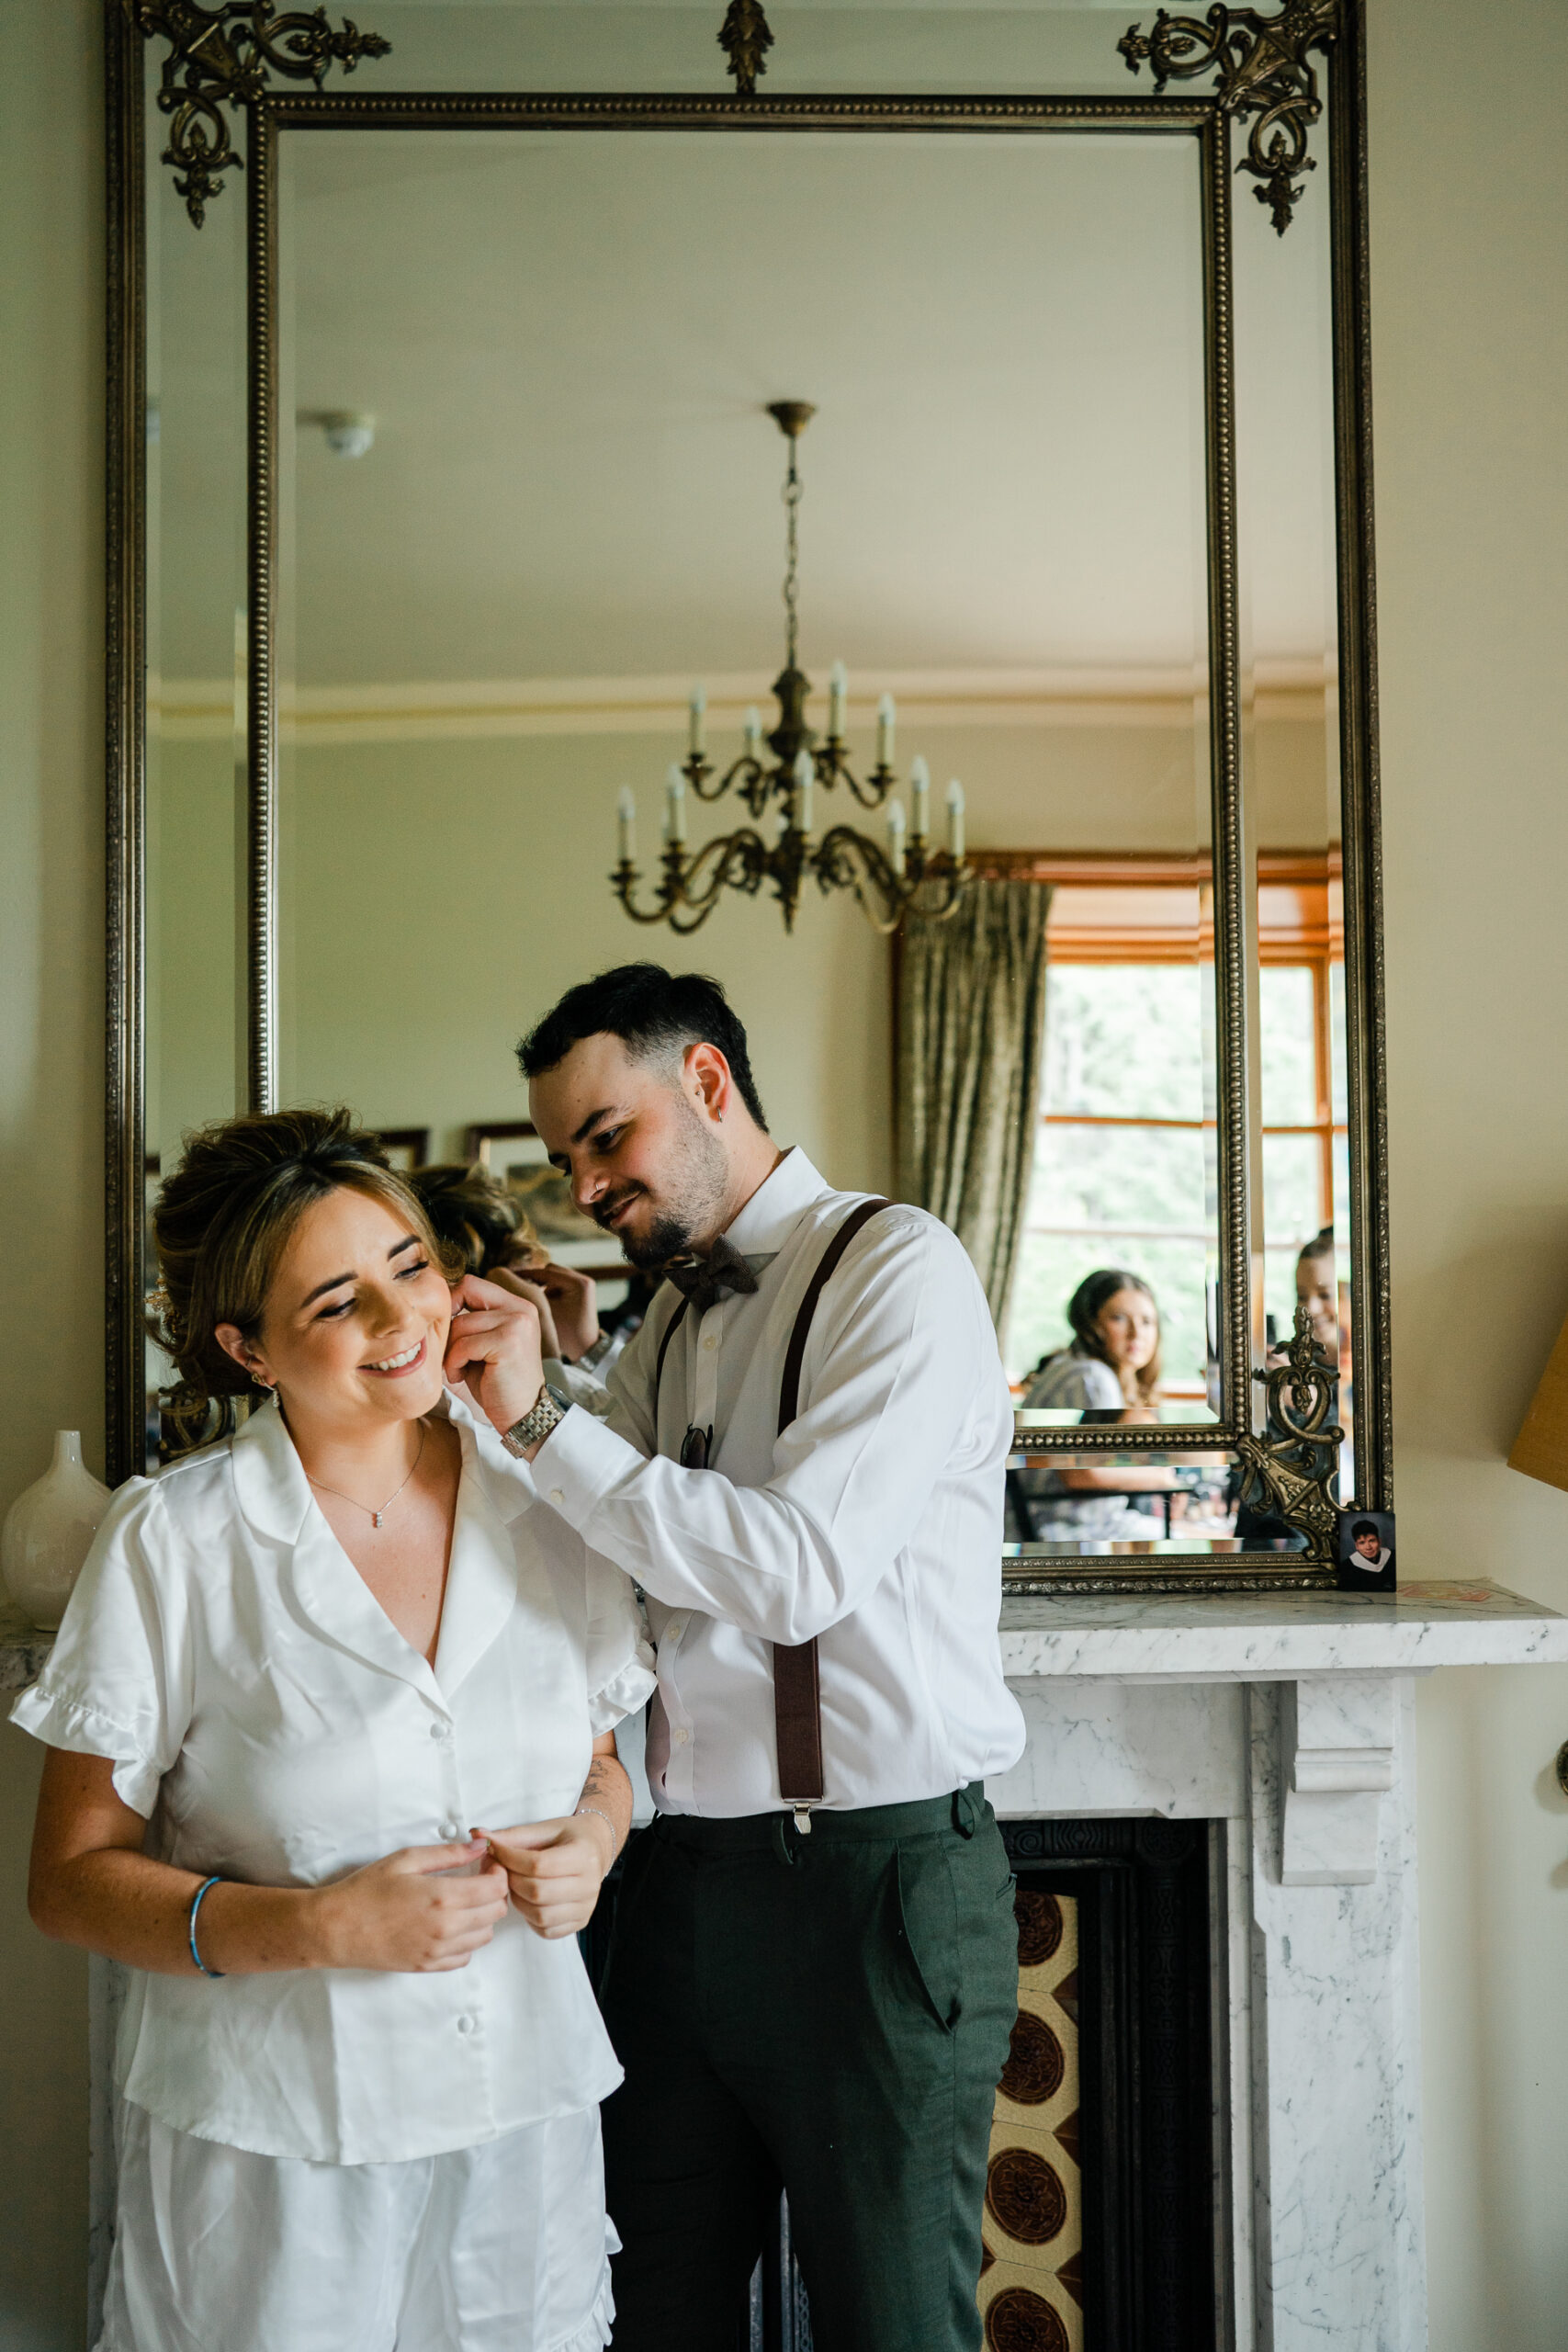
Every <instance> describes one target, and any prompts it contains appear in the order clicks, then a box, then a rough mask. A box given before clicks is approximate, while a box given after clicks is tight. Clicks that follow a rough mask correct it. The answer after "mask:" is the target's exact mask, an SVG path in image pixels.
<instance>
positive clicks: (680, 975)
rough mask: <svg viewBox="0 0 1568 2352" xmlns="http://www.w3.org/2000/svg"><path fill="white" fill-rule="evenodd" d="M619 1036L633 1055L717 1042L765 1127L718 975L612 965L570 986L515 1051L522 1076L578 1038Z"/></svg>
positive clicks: (551, 1065)
mask: <svg viewBox="0 0 1568 2352" xmlns="http://www.w3.org/2000/svg"><path fill="white" fill-rule="evenodd" d="M603 1036H610V1037H618V1038H619V1039H620V1041H621V1043H622V1045H623V1046H625V1047H626V1051H627V1053H628V1054H631V1055H632V1056H634V1057H636V1058H637V1059H638V1060H648V1059H650V1058H651V1057H653V1056H654V1055H656V1054H661V1053H671V1054H679V1053H682V1052H684V1050H685V1048H686V1047H687V1046H717V1047H718V1050H719V1052H720V1053H721V1054H722V1055H723V1056H724V1058H725V1060H726V1061H727V1062H728V1064H729V1071H730V1076H731V1077H732V1078H733V1079H734V1080H735V1083H736V1085H737V1086H738V1087H739V1090H740V1099H741V1101H742V1102H743V1103H745V1105H746V1108H747V1109H748V1111H750V1114H751V1116H752V1117H753V1118H754V1119H755V1120H756V1122H757V1125H759V1126H760V1127H761V1128H762V1129H763V1130H764V1131H765V1130H766V1128H767V1124H768V1122H767V1120H766V1119H765V1118H764V1116H763V1114H762V1098H761V1095H760V1094H759V1093H758V1091H757V1081H756V1080H755V1079H754V1078H753V1077H752V1075H751V1058H750V1054H749V1053H748V1052H747V1049H746V1032H745V1030H744V1029H743V1028H742V1027H741V1025H740V1022H739V1019H738V1017H737V1015H736V1013H735V1012H734V1010H733V1008H732V1007H731V1005H730V1002H729V1000H728V997H727V996H726V995H725V993H724V990H723V989H721V988H720V986H719V984H718V982H717V981H716V980H710V979H709V978H707V977H706V975H705V973H702V972H667V971H666V970H665V969H664V967H663V965H662V964H617V965H616V966H615V970H614V971H613V972H598V973H595V975H594V977H593V978H592V979H591V980H582V981H581V982H580V983H579V984H578V986H577V987H576V988H574V989H568V990H567V992H566V994H565V995H564V996H563V997H562V998H561V1000H560V1002H559V1003H558V1004H557V1005H555V1006H553V1007H552V1008H551V1010H550V1011H549V1012H547V1013H546V1015H545V1017H544V1019H543V1020H542V1021H540V1022H538V1023H536V1025H535V1026H534V1027H533V1028H532V1029H530V1030H529V1032H528V1035H526V1036H525V1038H524V1040H523V1042H522V1044H521V1045H520V1046H518V1048H517V1061H518V1066H519V1068H520V1069H521V1070H522V1072H523V1075H524V1077H525V1078H540V1077H542V1076H543V1075H544V1073H545V1071H546V1070H547V1069H558V1068H559V1066H560V1064H561V1063H562V1062H564V1061H565V1059H566V1057H567V1056H568V1054H570V1051H571V1049H572V1047H573V1046H577V1045H581V1042H582V1040H583V1038H584V1037H603Z"/></svg>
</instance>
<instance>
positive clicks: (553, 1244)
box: [463, 1119, 621, 1269]
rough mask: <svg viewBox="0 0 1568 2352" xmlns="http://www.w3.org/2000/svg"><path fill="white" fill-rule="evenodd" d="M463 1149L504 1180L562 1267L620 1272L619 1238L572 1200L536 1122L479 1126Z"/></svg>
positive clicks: (473, 1128)
mask: <svg viewBox="0 0 1568 2352" xmlns="http://www.w3.org/2000/svg"><path fill="white" fill-rule="evenodd" d="M463 1149H464V1153H465V1156H466V1157H467V1158H468V1159H469V1160H478V1161H479V1165H480V1167H481V1168H488V1169H489V1170H490V1171H491V1175H493V1176H499V1177H500V1178H501V1180H502V1183H503V1184H504V1185H505V1186H506V1188H507V1190H508V1192H511V1193H516V1195H517V1197H518V1199H519V1201H520V1202H521V1203H522V1205H523V1209H524V1212H525V1215H526V1216H527V1217H528V1218H529V1220H530V1222H531V1223H532V1225H533V1227H534V1230H535V1232H536V1234H537V1235H538V1237H539V1239H540V1240H541V1241H542V1242H543V1243H544V1245H545V1248H546V1249H547V1250H548V1251H549V1253H550V1256H551V1257H552V1258H554V1259H555V1260H556V1261H557V1263H558V1264H559V1265H563V1266H583V1267H587V1268H590V1269H592V1268H597V1267H601V1266H603V1267H611V1266H614V1267H616V1268H619V1266H620V1264H621V1246H620V1243H619V1242H618V1241H616V1240H615V1238H614V1236H613V1235H611V1234H608V1233H606V1232H605V1231H604V1228H603V1227H600V1226H597V1225H595V1224H594V1222H593V1219H592V1217H591V1216H584V1215H583V1213H582V1211H581V1209H580V1208H579V1207H578V1205H577V1203H576V1202H575V1201H574V1200H573V1199H572V1197H571V1188H570V1185H569V1184H568V1182H567V1180H566V1178H565V1177H564V1176H563V1175H562V1174H561V1172H560V1170H559V1169H558V1168H552V1167H551V1166H550V1163H549V1158H548V1155H547V1152H546V1149H545V1142H544V1137H543V1136H541V1135H540V1134H539V1132H538V1129H537V1128H536V1127H535V1126H534V1125H532V1124H531V1122H530V1121H528V1120H526V1119H513V1120H509V1121H502V1122H499V1123H497V1124H494V1125H488V1126H486V1125H474V1126H471V1127H469V1128H468V1130H467V1133H466V1135H465V1136H464V1142H463Z"/></svg>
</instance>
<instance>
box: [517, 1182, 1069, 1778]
mask: <svg viewBox="0 0 1568 2352" xmlns="http://www.w3.org/2000/svg"><path fill="white" fill-rule="evenodd" d="M863 1198H865V1195H864V1194H863V1193H835V1192H833V1191H832V1190H831V1189H830V1188H829V1185H827V1184H826V1183H825V1182H823V1180H822V1178H821V1177H820V1176H819V1175H818V1172H817V1170H816V1169H815V1168H813V1167H812V1165H811V1163H810V1161H809V1160H808V1159H807V1157H806V1155H805V1153H804V1152H802V1151H799V1150H795V1151H791V1152H789V1153H788V1154H787V1155H786V1157H785V1158H784V1159H783V1160H781V1161H780V1163H779V1165H778V1166H777V1168H775V1169H774V1170H773V1173H772V1175H771V1176H769V1177H768V1179H767V1180H766V1182H764V1183H763V1184H761V1186H760V1187H759V1189H758V1191H757V1192H756V1193H753V1195H752V1197H751V1199H750V1201H749V1202H748V1203H747V1204H746V1206H745V1207H744V1208H743V1209H742V1210H741V1212H740V1214H739V1216H738V1217H737V1218H736V1219H735V1220H734V1222H733V1224H732V1225H730V1227H728V1233H727V1237H726V1238H728V1240H729V1241H730V1242H731V1243H732V1244H733V1245H734V1247H735V1248H736V1249H737V1250H739V1251H740V1252H741V1254H742V1255H743V1256H745V1257H747V1258H750V1259H752V1260H754V1261H755V1260H759V1259H767V1260H770V1261H771V1262H770V1263H768V1264H766V1265H764V1266H762V1267H761V1271H760V1272H759V1276H758V1289H757V1291H756V1294H755V1295H731V1296H729V1297H728V1298H725V1299H722V1300H720V1301H719V1303H718V1304H717V1305H716V1306H712V1307H710V1308H709V1309H708V1310H707V1312H706V1313H705V1315H702V1316H698V1315H697V1314H696V1313H695V1312H694V1310H692V1309H690V1308H688V1310H687V1312H686V1314H685V1316H684V1317H683V1318H682V1324H681V1328H680V1329H679V1330H678V1331H677V1332H676V1333H675V1335H674V1338H673V1339H672V1340H671V1344H670V1348H669V1351H668V1354H667V1355H666V1358H665V1363H664V1373H663V1378H662V1381H661V1382H660V1390H659V1398H658V1419H657V1427H656V1426H655V1408H654V1394H653V1390H654V1370H655V1365H656V1363H657V1359H658V1353H659V1346H660V1340H661V1339H662V1338H663V1336H664V1333H665V1331H666V1330H667V1329H668V1328H669V1325H670V1323H671V1318H672V1317H673V1315H674V1313H675V1310H676V1308H677V1306H679V1304H680V1301H679V1297H678V1295H677V1294H676V1292H675V1291H673V1290H672V1289H671V1288H670V1287H669V1286H666V1287H665V1288H664V1289H663V1290H661V1291H660V1293H659V1295H658V1296H657V1297H656V1299H655V1301H654V1304H653V1306H652V1309H651V1311H650V1312H649V1317H648V1319H647V1320H646V1322H645V1323H644V1324H643V1327H642V1329H641V1330H640V1331H639V1332H638V1334H637V1338H636V1339H635V1340H633V1342H632V1344H631V1345H630V1347H629V1348H628V1349H627V1350H626V1354H625V1355H624V1356H623V1357H622V1359H621V1361H620V1363H618V1364H617V1365H616V1366H615V1370H614V1372H613V1373H612V1374H611V1377H610V1382H609V1386H610V1391H611V1395H612V1397H613V1399H614V1403H613V1406H612V1410H611V1414H610V1418H609V1420H608V1421H607V1422H605V1421H600V1420H596V1419H592V1417H591V1416H590V1415H589V1414H587V1413H585V1412H581V1411H576V1412H571V1413H569V1414H568V1415H567V1417H566V1419H564V1420H563V1421H562V1422H560V1423H559V1425H558V1427H557V1428H556V1429H555V1430H552V1431H551V1433H550V1435H549V1437H548V1438H547V1440H546V1442H545V1443H544V1445H543V1446H542V1447H541V1448H540V1450H539V1453H538V1454H537V1455H536V1459H535V1461H534V1464H533V1479H534V1482H535V1484H536V1487H537V1489H538V1491H539V1492H540V1493H541V1494H542V1495H543V1496H544V1498H545V1499H546V1501H547V1502H548V1503H549V1504H550V1506H551V1507H552V1509H553V1510H555V1511H556V1512H557V1513H558V1515H559V1517H560V1518H561V1519H562V1520H564V1521H566V1522H567V1523H568V1524H569V1525H570V1526H571V1527H572V1528H574V1529H575V1530H576V1531H577V1532H578V1533H579V1534H581V1537H582V1538H583V1540H584V1541H585V1542H586V1543H587V1544H590V1545H591V1546H592V1548H593V1549H594V1550H595V1551H596V1552H602V1553H604V1555H606V1556H607V1557H608V1558H610V1559H613V1560H614V1561H615V1563H616V1565H617V1566H620V1567H623V1568H625V1569H626V1571H627V1573H628V1574H629V1575H631V1576H633V1577H636V1578H637V1582H638V1583H639V1584H640V1585H641V1586H642V1587H643V1588H644V1589H645V1591H646V1593H647V1594H648V1596H649V1623H650V1624H651V1626H652V1629H653V1633H654V1636H655V1639H656V1641H657V1644H658V1648H659V1692H658V1697H657V1698H656V1700H655V1701H654V1703H653V1706H652V1708H651V1709H650V1711H649V1736H648V1777H649V1784H650V1786H651V1788H652V1791H653V1795H654V1801H655V1803H656V1804H658V1805H659V1806H660V1810H662V1811H665V1812H670V1813H687V1814H707V1815H739V1814H750V1813H761V1812H765V1811H767V1810H768V1809H770V1808H772V1807H778V1806H782V1805H783V1804H784V1797H783V1795H782V1794H781V1792H780V1789H779V1779H778V1761H777V1756H776V1751H775V1745H774V1734H773V1653H772V1645H773V1643H774V1642H784V1643H798V1642H805V1641H807V1640H809V1639H810V1638H811V1637H812V1636H813V1635H815V1636H816V1637H817V1638H818V1654H819V1660H820V1675H821V1691H822V1752H823V1764H824V1776H825V1781H826V1794H825V1797H824V1799H823V1802H824V1804H827V1805H829V1806H831V1807H858V1806H863V1805H878V1804H903V1803H908V1802H909V1801H910V1800H913V1799H916V1798H920V1797H932V1796H942V1795H945V1794H947V1793H948V1792H950V1791H952V1790H953V1789H957V1788H961V1787H963V1786H964V1784H965V1783H967V1782H968V1781H976V1780H980V1779H983V1778H984V1777H985V1776H986V1775H987V1774H989V1773H996V1772H1002V1771H1006V1770H1008V1768H1009V1767H1010V1765H1012V1764H1014V1763H1016V1762H1017V1760H1018V1758H1019V1757H1020V1756H1021V1754H1022V1752H1023V1745H1024V1733H1023V1719H1022V1716H1021V1713H1020V1711H1019V1706H1018V1702H1017V1701H1016V1700H1015V1699H1014V1698H1013V1696H1012V1694H1011V1692H1010V1691H1009V1690H1008V1688H1007V1685H1006V1683H1005V1681H1004V1680H1003V1678H1002V1666H1001V1645H1000V1639H999V1635H998V1615H999V1610H1000V1600H1001V1552H1002V1488H1003V1466H1004V1463H1005V1460H1006V1456H1007V1453H1008V1450H1009V1447H1010V1443H1011V1440H1012V1401H1011V1397H1010V1393H1009V1390H1008V1385H1007V1379H1006V1375H1005V1374H1004V1373H1003V1371H1002V1366H1001V1361H1000V1357H999V1355H998V1349H997V1337H996V1332H995V1329H993V1326H992V1323H991V1317H990V1314H989V1311H988V1309H987V1305H986V1298H985V1294H984V1292H983V1291H982V1290H981V1288H980V1284H979V1281H978V1279H977V1277H976V1273H975V1270H974V1268H973V1266H972V1265H971V1264H970V1262H969V1260H968V1258H967V1256H966V1255H965V1254H964V1249H963V1247H962V1245H961V1244H960V1242H959V1241H958V1240H957V1238H955V1236H954V1235H953V1233H951V1232H950V1231H949V1230H948V1228H947V1227H945V1226H944V1225H942V1224H941V1223H940V1222H939V1221H938V1219H937V1218H935V1217H933V1216H928V1215H927V1214H926V1212H925V1211H924V1210H923V1209H916V1208H908V1207H904V1206H899V1205H895V1206H892V1207H889V1208H886V1209H884V1210H883V1211H882V1212H881V1214H880V1215H879V1216H875V1217H874V1218H873V1220H872V1221H871V1223H870V1224H869V1225H868V1226H867V1227H864V1229H863V1231H862V1232H861V1233H860V1234H859V1235H857V1237H856V1238H855V1239H854V1240H853V1241H852V1243H851V1244H850V1247H849V1250H847V1252H846V1254H845V1256H844V1258H843V1259H842V1261H840V1265H839V1268H838V1270H837V1271H836V1272H835V1273H834V1274H833V1276H832V1279H831V1280H830V1281H829V1283H828V1286H827V1288H826V1290H825V1291H824V1292H823V1294H822V1296H821V1297H820V1299H819V1300H818V1306H817V1313H816V1317H815V1319H814V1321H813V1323H812V1327H811V1338H810V1341H809V1343H808V1345H807V1351H806V1361H805V1365H804V1369H803V1376H802V1380H801V1387H800V1408H799V1412H798V1415H797V1417H796V1419H795V1422H794V1424H793V1426H792V1427H791V1428H790V1429H789V1430H786V1431H785V1432H784V1435H783V1436H782V1437H781V1436H779V1435H778V1434H777V1430H778V1413H779V1385H780V1380H781V1376H782V1374H783V1371H784V1352H785V1350H786V1349H787V1347H788V1345H789V1340H790V1334H791V1331H792V1330H793V1329H794V1325H795V1314H796V1310H797V1308H798V1307H799V1306H800V1302H801V1298H802V1296H803V1295H804V1293H805V1290H806V1287H807V1283H808V1282H809V1281H810V1279H811V1276H812V1274H813V1273H814V1272H815V1271H816V1268H817V1264H818V1260H819V1259H820V1258H821V1256H822V1254H823V1252H824V1251H825V1250H826V1249H827V1248H828V1245H829V1241H830V1240H831V1239H832V1237H833V1234H834V1233H835V1231H836V1230H837V1228H838V1227H839V1225H840V1223H841V1221H842V1220H843V1218H844V1217H845V1216H848V1214H849V1212H850V1211H851V1210H852V1208H853V1207H854V1205H855V1204H856V1202H857V1201H859V1200H863ZM690 1423H696V1424H697V1425H698V1426H699V1427H702V1428H704V1429H706V1428H707V1427H709V1426H710V1425H711V1427H712V1429H713V1432H714V1437H713V1446H712V1450H711V1453H710V1454H709V1457H708V1458H709V1464H710V1466H709V1467H708V1468H706V1469H704V1470H686V1469H682V1467H681V1466H680V1464H679V1462H678V1461H677V1460H675V1459H672V1458H671V1457H673V1456H676V1455H678V1454H679V1453H680V1449H681V1441H682V1436H683V1434H684V1432H685V1430H686V1428H687V1426H688V1424H690Z"/></svg>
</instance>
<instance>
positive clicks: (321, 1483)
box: [305, 1421, 426, 1527]
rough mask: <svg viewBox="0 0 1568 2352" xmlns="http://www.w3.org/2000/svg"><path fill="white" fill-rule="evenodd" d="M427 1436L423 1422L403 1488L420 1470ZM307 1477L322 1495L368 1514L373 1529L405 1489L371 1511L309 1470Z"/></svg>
mask: <svg viewBox="0 0 1568 2352" xmlns="http://www.w3.org/2000/svg"><path fill="white" fill-rule="evenodd" d="M425 1436H426V1430H425V1424H424V1423H423V1421H421V1423H420V1425H419V1445H418V1448H417V1450H416V1452H415V1453H414V1457H413V1460H412V1463H411V1464H409V1475H408V1478H405V1479H404V1480H403V1487H406V1486H407V1485H408V1483H409V1478H412V1476H413V1474H414V1472H415V1471H416V1470H417V1469H418V1468H419V1461H420V1455H421V1454H422V1453H423V1452H424V1441H425ZM305 1476H306V1477H307V1478H310V1472H309V1471H308V1470H307V1471H306V1472H305ZM310 1484H311V1486H312V1487H321V1492H322V1494H323V1495H335V1496H336V1497H337V1498H338V1500H339V1502H340V1503H354V1508H355V1510H362V1511H364V1512H365V1513H366V1514H367V1517H368V1519H369V1521H370V1524H371V1526H372V1527H379V1526H380V1524H381V1521H383V1520H384V1519H385V1518H386V1516H387V1513H388V1512H389V1510H391V1508H392V1505H393V1504H394V1503H395V1502H396V1501H397V1499H398V1495H400V1494H401V1493H402V1491H403V1487H399V1488H398V1492H397V1494H394V1495H389V1496H388V1497H387V1499H386V1501H385V1502H384V1503H383V1504H382V1505H381V1508H380V1510H371V1508H370V1505H369V1504H368V1503H361V1502H355V1500H354V1497H353V1496H352V1495H345V1494H344V1492H343V1490H342V1488H341V1487H329V1486H328V1485H327V1484H326V1482H325V1480H324V1479H321V1478H310Z"/></svg>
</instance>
